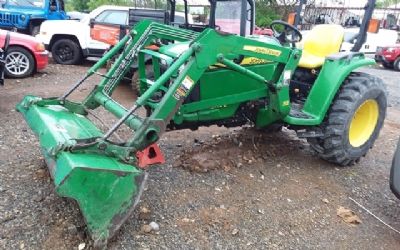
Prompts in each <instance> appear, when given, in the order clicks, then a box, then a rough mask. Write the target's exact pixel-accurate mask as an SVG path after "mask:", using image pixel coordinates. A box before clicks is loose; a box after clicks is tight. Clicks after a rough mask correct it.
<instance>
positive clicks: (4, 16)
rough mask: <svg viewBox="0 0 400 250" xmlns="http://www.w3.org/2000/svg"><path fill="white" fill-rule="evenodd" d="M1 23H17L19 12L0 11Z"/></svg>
mask: <svg viewBox="0 0 400 250" xmlns="http://www.w3.org/2000/svg"><path fill="white" fill-rule="evenodd" d="M0 24H1V25H10V26H11V25H17V24H18V14H10V13H0Z"/></svg>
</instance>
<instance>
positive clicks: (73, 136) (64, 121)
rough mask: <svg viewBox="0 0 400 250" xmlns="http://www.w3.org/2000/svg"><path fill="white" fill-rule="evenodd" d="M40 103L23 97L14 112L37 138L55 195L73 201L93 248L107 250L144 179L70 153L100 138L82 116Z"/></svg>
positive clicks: (91, 156)
mask: <svg viewBox="0 0 400 250" xmlns="http://www.w3.org/2000/svg"><path fill="white" fill-rule="evenodd" d="M41 101H42V100H41V99H40V98H37V97H33V96H26V97H25V98H24V100H23V101H22V102H21V103H20V104H19V105H18V107H17V109H18V111H20V112H21V113H22V114H23V115H24V117H25V120H26V121H27V123H28V124H29V126H30V127H31V128H32V130H33V131H34V132H35V134H36V135H38V136H39V139H40V145H41V150H42V153H43V155H44V158H45V160H46V163H47V166H48V167H49V171H50V174H51V176H52V178H53V180H54V184H55V187H56V192H57V193H58V194H59V195H60V196H63V197H68V198H72V199H74V200H76V201H77V203H78V205H79V207H80V210H81V211H82V215H83V217H84V218H85V221H86V223H87V227H88V231H89V233H90V234H91V235H92V238H93V240H94V241H95V245H97V246H102V245H105V243H106V242H107V240H108V238H109V237H111V236H112V235H113V234H114V232H115V231H116V230H117V229H118V228H119V227H120V225H121V224H122V223H123V222H124V221H125V219H126V218H127V217H128V216H129V214H130V212H131V211H132V210H133V209H134V207H135V206H136V204H137V203H138V201H139V198H140V195H141V191H142V189H143V185H144V183H145V181H146V177H147V174H146V173H145V172H144V171H142V170H140V169H138V168H136V167H134V166H132V165H128V164H125V163H123V162H121V161H118V159H116V158H114V157H109V156H105V155H100V154H96V153H90V152H82V153H80V152H74V150H73V149H72V148H73V147H74V144H76V142H77V141H79V140H81V139H85V138H97V137H100V136H101V135H102V132H101V131H100V130H99V129H97V128H96V127H95V126H94V125H93V123H92V122H91V121H89V120H88V119H87V118H86V117H85V116H83V115H80V114H75V113H73V112H70V111H69V110H67V109H66V108H64V107H63V106H62V105H47V106H45V105H43V103H40V102H41ZM68 148H69V149H68Z"/></svg>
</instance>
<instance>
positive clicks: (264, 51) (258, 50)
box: [243, 45, 282, 56]
mask: <svg viewBox="0 0 400 250" xmlns="http://www.w3.org/2000/svg"><path fill="white" fill-rule="evenodd" d="M243 49H244V50H248V51H253V52H256V53H260V54H265V55H271V56H280V55H281V53H282V52H281V51H279V50H276V49H268V48H264V47H257V46H250V45H246V46H244V47H243Z"/></svg>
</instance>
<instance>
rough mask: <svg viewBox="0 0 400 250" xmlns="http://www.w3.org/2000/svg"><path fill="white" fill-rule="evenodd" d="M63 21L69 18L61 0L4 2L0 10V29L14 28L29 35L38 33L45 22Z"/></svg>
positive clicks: (16, 0)
mask: <svg viewBox="0 0 400 250" xmlns="http://www.w3.org/2000/svg"><path fill="white" fill-rule="evenodd" d="M3 2H4V1H3ZM65 19H69V17H68V15H67V14H66V13H65V10H64V1H63V0H6V1H5V2H4V3H3V4H2V8H0V28H2V29H14V28H16V29H17V30H18V31H22V32H24V33H27V34H30V35H36V34H37V33H39V27H40V25H41V24H42V22H43V21H45V20H65Z"/></svg>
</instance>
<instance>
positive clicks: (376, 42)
mask: <svg viewBox="0 0 400 250" xmlns="http://www.w3.org/2000/svg"><path fill="white" fill-rule="evenodd" d="M359 33H360V31H359V28H349V29H345V31H344V39H343V43H342V47H341V48H340V51H351V49H352V48H353V46H354V44H355V42H356V41H357V36H358V34H359ZM397 38H398V34H397V31H395V30H387V29H380V30H379V31H378V33H367V37H366V40H365V42H364V44H363V45H362V47H361V48H360V52H363V53H367V54H368V53H370V54H373V53H375V52H376V49H377V48H378V47H384V46H391V45H394V44H395V43H396V41H397Z"/></svg>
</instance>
